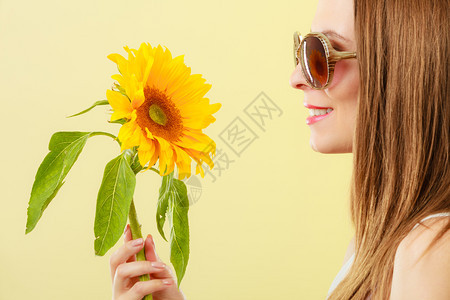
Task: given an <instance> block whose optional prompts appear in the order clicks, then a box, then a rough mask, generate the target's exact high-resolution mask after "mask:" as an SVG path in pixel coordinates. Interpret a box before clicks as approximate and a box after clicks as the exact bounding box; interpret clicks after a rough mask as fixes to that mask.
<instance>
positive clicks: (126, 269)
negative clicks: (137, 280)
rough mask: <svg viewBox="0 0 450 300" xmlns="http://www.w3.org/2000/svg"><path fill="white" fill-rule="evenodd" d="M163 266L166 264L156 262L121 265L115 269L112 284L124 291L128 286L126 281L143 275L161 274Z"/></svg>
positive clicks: (135, 262)
mask: <svg viewBox="0 0 450 300" xmlns="http://www.w3.org/2000/svg"><path fill="white" fill-rule="evenodd" d="M165 266H166V264H164V263H162V262H156V261H154V262H150V261H133V262H130V263H126V264H121V265H119V266H118V267H117V270H116V274H115V277H114V282H115V283H116V284H117V285H118V288H120V289H125V288H126V287H127V284H128V279H131V278H133V277H138V276H141V275H144V274H151V273H157V272H161V271H163V270H164V268H165Z"/></svg>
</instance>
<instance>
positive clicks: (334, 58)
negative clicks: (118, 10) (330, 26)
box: [294, 31, 356, 90]
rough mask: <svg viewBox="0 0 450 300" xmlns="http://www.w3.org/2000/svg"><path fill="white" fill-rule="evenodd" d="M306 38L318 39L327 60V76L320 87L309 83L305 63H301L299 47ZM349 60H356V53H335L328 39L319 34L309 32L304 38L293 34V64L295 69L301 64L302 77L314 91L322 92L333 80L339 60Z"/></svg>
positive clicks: (298, 33)
mask: <svg viewBox="0 0 450 300" xmlns="http://www.w3.org/2000/svg"><path fill="white" fill-rule="evenodd" d="M307 37H316V38H318V39H319V41H320V42H321V43H322V45H323V48H324V50H325V55H326V59H327V69H328V76H327V82H326V83H325V85H323V86H322V87H319V88H317V87H315V86H313V84H312V83H311V82H309V80H308V76H306V74H305V70H304V68H305V62H304V61H302V56H301V55H300V50H301V47H302V45H303V43H304V41H305V39H306V38H307ZM349 58H356V52H348V51H337V50H335V49H334V48H333V46H331V43H330V40H329V39H328V37H327V36H326V35H325V34H323V33H321V32H310V33H308V34H307V35H305V37H303V38H302V36H301V34H300V32H298V31H296V32H294V63H295V67H297V65H298V64H299V63H300V62H301V63H302V65H301V69H302V73H303V76H304V77H305V79H306V82H307V83H308V85H309V86H310V87H311V88H313V89H315V90H323V89H325V88H326V87H327V86H328V85H329V84H330V83H331V80H332V79H333V75H334V68H335V66H336V63H337V62H338V61H339V60H341V59H349Z"/></svg>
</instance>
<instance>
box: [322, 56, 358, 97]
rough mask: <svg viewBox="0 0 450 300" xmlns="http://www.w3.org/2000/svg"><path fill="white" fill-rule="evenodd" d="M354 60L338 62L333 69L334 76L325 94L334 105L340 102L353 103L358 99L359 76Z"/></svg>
mask: <svg viewBox="0 0 450 300" xmlns="http://www.w3.org/2000/svg"><path fill="white" fill-rule="evenodd" d="M358 72H359V71H358V63H357V61H356V60H355V59H346V60H340V61H338V62H337V63H336V66H335V68H334V75H333V79H332V82H331V84H330V86H329V87H328V90H327V94H328V96H329V97H330V98H332V99H333V100H334V101H335V102H337V103H336V104H338V105H339V102H341V101H346V102H347V101H349V100H350V101H353V100H354V101H355V102H356V100H357V98H358V87H359V74H358Z"/></svg>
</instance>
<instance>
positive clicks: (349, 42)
mask: <svg viewBox="0 0 450 300" xmlns="http://www.w3.org/2000/svg"><path fill="white" fill-rule="evenodd" d="M353 23H354V16H353V0H319V4H318V7H317V11H316V15H315V16H314V20H313V22H312V25H311V31H315V32H317V31H318V32H322V33H324V34H325V35H326V36H327V37H328V39H329V40H330V42H331V45H332V46H333V47H334V48H335V49H336V50H338V51H351V52H356V43H355V33H354V24H353ZM340 36H341V37H340ZM289 82H290V85H291V86H292V87H293V88H296V89H299V90H302V91H303V92H304V105H305V107H307V108H308V107H310V106H315V107H322V108H331V109H333V110H332V111H331V113H329V114H328V115H327V116H326V117H325V118H323V119H320V120H318V121H317V122H310V124H308V125H309V127H310V129H311V137H310V145H311V147H312V148H313V150H314V151H317V152H321V153H346V152H352V142H353V130H354V128H355V117H356V109H357V102H358V94H359V93H358V91H359V70H358V61H357V60H356V59H344V60H340V61H338V62H337V63H336V67H335V70H334V77H333V79H332V81H331V83H330V85H329V86H328V87H327V88H326V89H324V90H314V89H312V88H311V87H310V86H309V85H308V84H307V83H306V80H305V78H304V77H303V74H302V71H301V65H300V64H298V66H297V67H296V68H295V70H294V72H293V73H292V75H291V77H290V80H289ZM310 114H311V109H310Z"/></svg>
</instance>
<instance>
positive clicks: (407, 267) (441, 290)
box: [390, 213, 450, 300]
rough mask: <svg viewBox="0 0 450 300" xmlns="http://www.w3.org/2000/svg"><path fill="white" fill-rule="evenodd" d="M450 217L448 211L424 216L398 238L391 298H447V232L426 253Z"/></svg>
mask: <svg viewBox="0 0 450 300" xmlns="http://www.w3.org/2000/svg"><path fill="white" fill-rule="evenodd" d="M449 218H450V214H448V213H444V214H439V215H438V214H436V215H433V216H430V217H428V218H425V219H423V220H422V221H421V222H420V223H419V224H417V225H416V226H415V227H414V228H413V230H411V231H410V232H409V233H408V235H407V236H406V237H405V238H404V239H403V240H402V241H401V243H400V245H399V246H398V248H397V252H396V254H395V259H394V272H393V278H392V287H391V298H390V299H391V300H395V299H436V300H438V299H449V296H450V286H449V285H448V282H449V281H450V231H447V232H445V233H444V235H443V236H442V237H441V238H440V239H439V240H438V242H437V243H435V244H434V245H433V246H432V247H431V248H430V250H429V251H428V252H425V250H426V249H427V248H428V246H429V245H430V244H431V243H432V241H433V240H434V238H435V237H436V236H437V235H438V234H439V232H440V231H441V230H442V229H444V228H445V227H446V226H447V224H448V222H449ZM405 297H406V298H405Z"/></svg>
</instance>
